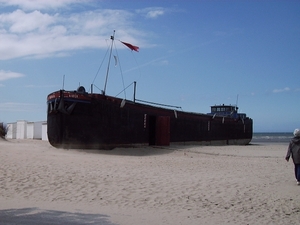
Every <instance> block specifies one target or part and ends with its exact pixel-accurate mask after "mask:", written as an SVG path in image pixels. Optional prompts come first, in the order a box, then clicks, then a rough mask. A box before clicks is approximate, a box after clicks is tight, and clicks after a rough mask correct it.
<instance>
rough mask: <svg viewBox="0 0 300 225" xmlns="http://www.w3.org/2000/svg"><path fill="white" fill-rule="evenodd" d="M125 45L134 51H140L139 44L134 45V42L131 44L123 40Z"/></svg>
mask: <svg viewBox="0 0 300 225" xmlns="http://www.w3.org/2000/svg"><path fill="white" fill-rule="evenodd" d="M121 42H122V43H123V44H124V45H126V46H127V47H128V48H130V49H131V50H133V51H136V52H138V51H139V49H140V48H139V47H138V46H134V45H132V44H129V43H126V42H123V41H121Z"/></svg>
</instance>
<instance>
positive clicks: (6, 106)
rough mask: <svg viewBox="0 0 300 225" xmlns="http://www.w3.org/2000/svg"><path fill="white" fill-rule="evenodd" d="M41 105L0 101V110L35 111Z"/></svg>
mask: <svg viewBox="0 0 300 225" xmlns="http://www.w3.org/2000/svg"><path fill="white" fill-rule="evenodd" d="M41 108H42V107H41V106H40V105H37V104H31V103H19V102H4V103H0V111H9V112H35V111H36V110H37V109H41Z"/></svg>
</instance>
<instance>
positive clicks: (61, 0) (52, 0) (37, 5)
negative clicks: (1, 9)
mask: <svg viewBox="0 0 300 225" xmlns="http://www.w3.org/2000/svg"><path fill="white" fill-rule="evenodd" d="M80 2H81V3H82V2H89V1H88V0H85V1H82V0H0V5H4V6H18V7H20V8H21V9H24V10H34V9H48V8H51V9H56V8H60V7H64V6H67V5H70V4H74V3H80Z"/></svg>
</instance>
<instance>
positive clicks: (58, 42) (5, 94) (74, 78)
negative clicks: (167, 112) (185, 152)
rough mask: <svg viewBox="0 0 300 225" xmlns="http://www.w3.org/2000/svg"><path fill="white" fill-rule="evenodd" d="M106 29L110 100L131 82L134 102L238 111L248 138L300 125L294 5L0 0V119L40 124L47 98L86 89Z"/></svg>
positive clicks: (298, 19)
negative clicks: (248, 127) (247, 120)
mask: <svg viewBox="0 0 300 225" xmlns="http://www.w3.org/2000/svg"><path fill="white" fill-rule="evenodd" d="M113 30H116V35H115V38H116V42H115V44H116V49H115V50H114V51H113V54H114V55H116V56H117V57H118V65H117V66H116V67H115V66H114V65H113V66H112V67H111V69H110V76H109V78H108V83H107V88H106V93H107V94H108V95H112V96H115V95H117V94H118V93H119V92H121V91H122V90H123V87H126V86H128V85H130V84H131V83H132V82H133V81H137V94H136V98H138V99H142V100H147V101H152V102H158V103H164V104H170V105H176V106H181V107H182V109H183V110H184V111H192V112H201V113H206V112H209V111H210V106H211V105H215V104H223V103H224V104H232V105H235V104H236V103H237V104H238V106H239V111H240V112H243V113H247V115H248V116H249V117H251V118H252V119H253V120H254V131H255V132H292V131H293V130H294V128H296V127H300V114H299V110H300V105H299V95H300V1H204V0H203V1H200V0H199V1H192V0H191V1H183V0H172V1H171V0H169V1H162V0H160V1H157V0H153V1H142V0H141V1H138V0H134V1H130V0H127V1H123V0H119V1H117V0H111V1H104V0H103V1H101V0H98V1H96V0H95V1H78V0H52V1H46V0H45V1H44V0H32V1H30V0H0V121H3V122H6V123H9V122H15V121H17V120H28V121H44V120H46V119H47V115H46V98H47V95H48V94H49V93H51V92H53V91H56V90H59V89H61V88H63V87H64V89H65V90H75V89H77V87H78V86H79V85H82V86H85V87H86V89H87V90H89V89H90V85H91V83H92V82H93V81H94V78H95V76H96V74H97V71H98V69H99V67H100V65H101V63H102V61H103V59H104V56H105V54H106V52H107V48H108V43H109V37H110V35H112V33H113ZM119 40H122V41H124V42H128V43H131V44H133V45H136V46H139V47H140V51H139V52H134V51H130V49H128V48H127V47H126V46H124V45H122V44H121V43H120V42H119ZM105 73H106V65H104V64H103V65H102V66H101V67H100V70H99V73H98V75H97V76H96V79H95V81H94V84H95V87H98V88H99V90H98V89H97V88H94V92H100V89H103V88H104V81H105ZM63 78H64V79H63ZM63 80H64V82H63ZM132 89H133V87H132V86H130V87H129V88H128V89H126V96H125V95H124V94H123V93H122V94H121V95H119V97H121V98H125V97H126V98H127V99H132V95H133V92H132Z"/></svg>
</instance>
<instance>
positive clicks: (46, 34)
mask: <svg viewBox="0 0 300 225" xmlns="http://www.w3.org/2000/svg"><path fill="white" fill-rule="evenodd" d="M1 2H2V4H3V2H4V1H1V0H0V4H1ZM20 2H23V1H16V0H15V1H13V3H20ZM24 2H26V3H28V2H29V1H24ZM42 2H44V1H42ZM45 2H52V1H45ZM55 2H56V1H55ZM57 2H59V1H57ZM57 2H56V3H57ZM63 2H64V4H66V3H67V2H76V1H63ZM20 4H21V3H20ZM28 4H29V3H28ZM57 6H61V5H59V4H57ZM131 20H132V14H131V13H129V12H127V11H124V10H95V11H83V12H76V13H72V14H70V13H63V14H58V13H52V14H51V13H43V12H42V11H38V10H34V11H31V12H26V11H24V10H21V9H17V10H15V11H13V12H6V13H2V14H1V13H0V40H1V45H0V60H8V59H13V58H18V57H31V58H32V57H36V58H40V57H51V56H52V57H53V56H59V57H61V56H62V55H68V54H67V53H66V52H69V51H73V50H78V49H84V48H107V43H106V42H105V40H106V39H108V38H109V35H111V34H112V32H113V30H114V29H115V30H116V31H117V32H116V34H117V35H116V38H117V39H121V40H122V39H123V40H126V41H130V42H134V43H135V44H137V45H138V44H139V43H138V41H137V39H139V37H140V36H139V34H141V33H140V32H138V31H137V30H136V29H135V28H131V25H132V21H131ZM141 36H142V34H141Z"/></svg>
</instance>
